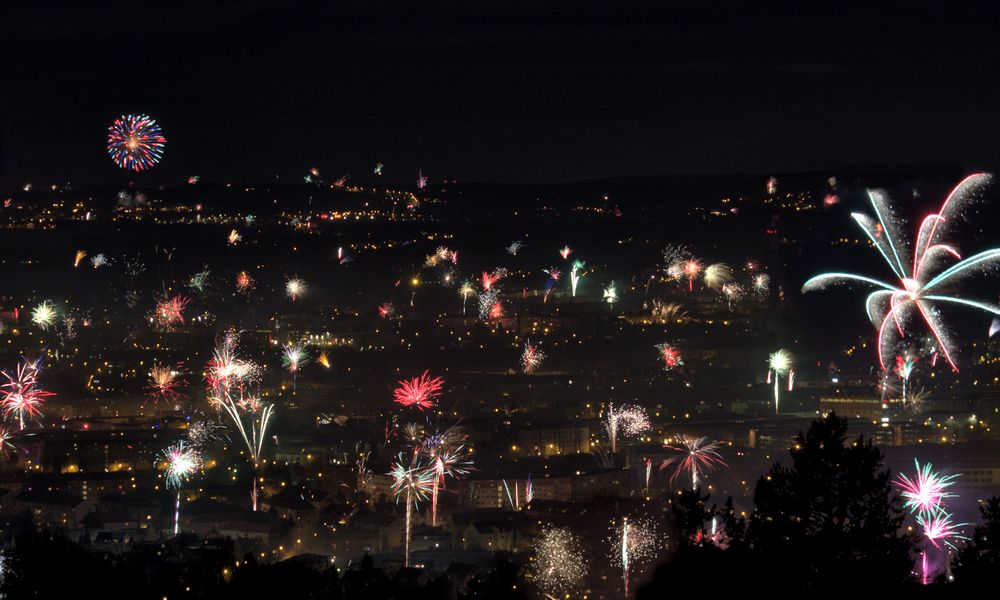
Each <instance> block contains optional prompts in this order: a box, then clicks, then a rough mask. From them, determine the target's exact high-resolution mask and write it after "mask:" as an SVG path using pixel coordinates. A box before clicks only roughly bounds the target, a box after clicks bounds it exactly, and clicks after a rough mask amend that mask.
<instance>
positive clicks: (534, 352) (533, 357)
mask: <svg viewBox="0 0 1000 600" xmlns="http://www.w3.org/2000/svg"><path fill="white" fill-rule="evenodd" d="M544 360H545V353H544V352H542V351H541V350H539V349H538V346H535V345H533V344H532V343H531V340H528V341H526V342H525V343H524V351H523V352H521V370H522V371H524V372H525V373H526V374H531V373H534V372H535V369H537V368H538V367H540V366H541V364H542V362H543V361H544Z"/></svg>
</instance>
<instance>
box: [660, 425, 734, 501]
mask: <svg viewBox="0 0 1000 600" xmlns="http://www.w3.org/2000/svg"><path fill="white" fill-rule="evenodd" d="M665 447H666V448H668V449H670V450H673V451H674V452H677V453H679V454H678V456H673V457H671V458H668V459H666V460H664V461H663V462H662V463H661V464H660V470H661V471H662V470H663V469H665V468H667V467H668V466H670V465H675V468H674V474H673V475H671V476H670V481H671V483H673V482H674V481H675V480H676V479H677V478H678V477H679V476H680V475H681V474H682V473H687V474H690V475H691V491H693V492H697V491H698V481H699V473H701V474H704V473H707V472H709V471H714V470H715V469H718V468H722V467H727V466H728V465H727V464H726V461H725V460H723V458H722V455H721V454H719V448H721V447H722V443H721V442H710V441H709V440H708V438H706V437H700V438H695V437H688V436H686V435H680V436H678V437H677V445H676V446H665Z"/></svg>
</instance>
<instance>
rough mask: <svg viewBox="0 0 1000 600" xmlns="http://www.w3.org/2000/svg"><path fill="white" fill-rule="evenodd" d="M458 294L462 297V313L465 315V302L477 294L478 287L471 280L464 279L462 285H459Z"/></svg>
mask: <svg viewBox="0 0 1000 600" xmlns="http://www.w3.org/2000/svg"><path fill="white" fill-rule="evenodd" d="M458 295H459V296H461V297H462V314H463V315H464V314H465V303H466V301H467V300H468V299H469V297H470V296H475V295H476V287H475V286H474V285H472V283H471V282H469V281H463V282H462V285H460V286H458Z"/></svg>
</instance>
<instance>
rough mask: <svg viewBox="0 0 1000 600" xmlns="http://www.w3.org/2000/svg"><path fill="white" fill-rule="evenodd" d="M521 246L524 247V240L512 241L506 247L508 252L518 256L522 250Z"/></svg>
mask: <svg viewBox="0 0 1000 600" xmlns="http://www.w3.org/2000/svg"><path fill="white" fill-rule="evenodd" d="M521 248H524V242H511V243H510V245H508V246H507V248H506V250H507V254H510V255H511V256H517V253H518V252H520V251H521Z"/></svg>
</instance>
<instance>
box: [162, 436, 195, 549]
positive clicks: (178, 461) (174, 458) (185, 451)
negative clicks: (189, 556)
mask: <svg viewBox="0 0 1000 600" xmlns="http://www.w3.org/2000/svg"><path fill="white" fill-rule="evenodd" d="M163 461H164V462H165V463H166V466H167V468H166V471H165V472H164V474H163V479H164V481H165V482H166V484H167V489H170V488H176V489H177V500H176V503H175V504H174V535H177V534H178V532H179V531H180V522H181V485H182V484H183V483H184V481H185V480H186V479H188V478H189V477H191V475H193V474H194V472H195V471H197V470H198V469H199V468H200V467H201V454H200V453H199V452H198V450H197V449H196V448H193V447H190V446H185V444H184V442H183V441H180V442H177V443H176V444H174V445H172V446H169V447H167V449H166V450H164V452H163Z"/></svg>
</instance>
